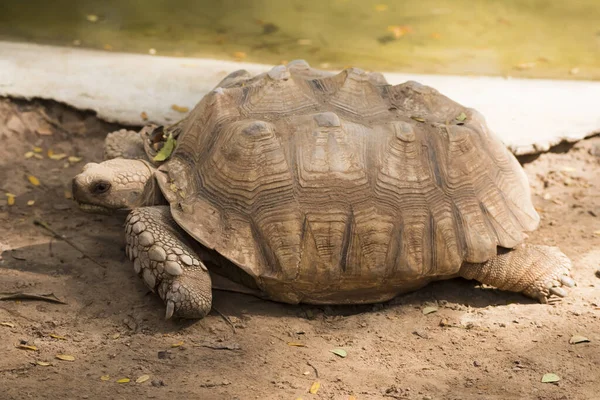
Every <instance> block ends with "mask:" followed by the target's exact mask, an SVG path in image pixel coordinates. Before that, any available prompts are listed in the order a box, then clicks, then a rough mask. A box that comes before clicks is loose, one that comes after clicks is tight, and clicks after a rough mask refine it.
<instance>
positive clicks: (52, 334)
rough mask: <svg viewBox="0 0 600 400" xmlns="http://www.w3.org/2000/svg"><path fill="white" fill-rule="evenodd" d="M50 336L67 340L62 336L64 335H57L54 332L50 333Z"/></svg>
mask: <svg viewBox="0 0 600 400" xmlns="http://www.w3.org/2000/svg"><path fill="white" fill-rule="evenodd" d="M50 337H51V338H54V339H59V340H67V338H66V337H64V336H58V335H55V334H54V333H51V334H50Z"/></svg>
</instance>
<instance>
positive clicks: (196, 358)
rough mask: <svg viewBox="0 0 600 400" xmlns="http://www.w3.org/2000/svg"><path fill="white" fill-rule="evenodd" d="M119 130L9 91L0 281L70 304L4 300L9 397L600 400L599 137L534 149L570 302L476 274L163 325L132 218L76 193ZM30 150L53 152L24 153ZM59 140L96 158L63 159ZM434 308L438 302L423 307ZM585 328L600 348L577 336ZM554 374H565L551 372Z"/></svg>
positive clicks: (535, 175)
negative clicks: (566, 267)
mask: <svg viewBox="0 0 600 400" xmlns="http://www.w3.org/2000/svg"><path fill="white" fill-rule="evenodd" d="M116 128H117V127H116V126H114V125H110V124H107V123H104V122H102V121H99V120H97V119H96V118H95V117H94V116H93V115H91V114H84V113H80V112H75V111H73V110H71V109H68V108H66V107H64V106H61V105H59V104H56V103H48V102H44V103H41V102H22V101H11V100H6V99H0V139H1V146H0V165H1V167H2V168H0V191H1V192H2V193H1V195H2V198H1V199H0V226H1V228H0V232H1V233H0V252H1V259H0V266H1V268H0V292H3V293H5V292H26V293H32V294H47V293H54V295H56V296H57V297H58V298H59V299H61V300H63V301H64V302H65V303H66V304H54V303H49V302H46V301H31V300H29V301H28V300H18V301H15V300H10V301H0V324H1V325H0V338H1V342H0V352H1V353H0V354H1V356H0V399H6V400H8V399H57V398H68V399H77V398H81V399H134V398H135V399H137V398H154V399H171V398H181V399H192V398H193V399H209V400H210V399H292V400H294V399H298V398H302V399H305V400H306V399H336V400H337V399H340V400H341V399H358V400H368V399H386V398H392V399H423V400H425V399H484V398H485V399H544V400H548V399H556V400H558V399H594V398H596V399H597V398H599V396H600V395H599V393H600V379H599V378H600V318H599V316H600V290H598V287H599V286H600V279H598V278H597V277H596V276H595V271H596V270H597V269H598V268H599V267H600V232H598V230H600V196H599V195H600V137H596V138H592V139H590V140H587V141H584V142H580V143H578V144H577V145H575V146H574V147H572V148H570V149H557V151H556V152H554V153H548V154H543V155H541V156H540V157H538V158H535V157H531V158H530V159H529V160H523V161H525V162H526V163H525V165H524V167H525V169H526V171H527V174H528V175H529V178H530V180H531V185H532V187H533V193H534V202H535V204H536V207H537V208H538V210H539V211H540V214H541V215H542V223H541V227H540V229H539V230H538V231H536V232H535V233H533V234H532V235H531V237H530V241H531V242H535V243H540V244H552V245H558V246H560V247H561V248H562V250H563V251H564V252H565V253H566V254H567V255H569V256H570V257H571V258H572V260H573V262H574V270H573V275H574V277H575V278H576V280H577V282H578V286H577V287H576V288H574V289H573V290H571V295H570V297H568V298H567V299H565V300H564V301H562V302H561V303H558V304H554V305H540V304H537V303H534V302H533V301H530V300H528V299H527V298H525V297H523V296H521V295H518V294H510V293H504V292H499V291H497V290H494V289H490V288H482V287H480V286H478V285H477V284H476V283H474V282H469V281H465V280H453V281H446V282H438V283H435V284H432V285H430V286H428V287H426V288H424V289H422V290H420V291H418V292H415V293H411V294H408V295H406V296H402V297H399V298H397V299H395V300H394V301H392V302H389V303H387V304H381V305H373V306H360V307H313V306H289V305H282V304H276V303H272V302H267V301H263V300H259V299H257V298H253V297H250V296H246V295H239V294H232V293H225V292H215V300H214V304H215V306H216V308H217V309H218V310H219V311H220V312H221V313H222V314H223V315H226V316H227V317H228V319H229V320H230V321H231V322H232V325H233V326H231V325H230V324H228V323H227V322H226V321H225V319H224V318H223V317H222V316H220V315H219V314H218V313H216V312H213V313H211V314H210V315H209V316H208V317H206V318H205V319H203V320H200V321H195V322H181V321H164V320H163V314H164V306H163V305H162V303H161V302H160V300H159V299H158V297H157V296H155V295H153V294H151V293H150V294H149V293H148V290H147V289H146V288H145V286H144V285H143V283H142V282H141V280H140V279H138V278H137V277H136V276H135V274H134V272H133V268H132V266H131V265H130V262H129V261H128V260H127V259H126V258H125V254H124V251H123V245H122V243H123V240H122V223H123V216H118V215H115V216H90V215H87V214H84V213H82V212H80V211H79V210H78V209H77V207H76V206H75V205H74V204H73V202H72V201H71V200H69V199H68V198H66V194H65V192H67V193H68V192H69V187H70V179H71V178H72V176H74V175H75V174H76V173H77V172H78V171H79V170H80V168H81V167H82V165H83V163H85V162H88V161H93V160H100V159H101V156H102V149H101V143H102V140H103V137H104V135H105V134H106V133H107V132H108V131H110V130H113V129H116ZM34 147H40V148H41V149H42V152H41V153H35V154H39V155H41V156H42V157H43V158H42V159H38V158H37V157H36V156H32V157H30V158H26V156H25V154H26V153H27V152H29V151H33V148H34ZM48 150H52V151H53V152H54V153H55V154H60V153H65V154H67V155H69V156H80V157H82V158H83V161H81V162H79V163H69V162H68V161H67V160H66V159H62V160H54V159H50V158H48V155H47V152H48ZM55 158H59V157H56V156H55ZM29 175H32V176H35V177H36V178H38V179H39V181H40V185H39V186H35V185H33V184H32V183H30V182H29V181H28V176H29ZM4 192H10V193H12V194H14V195H16V198H15V204H14V205H9V204H8V203H9V202H8V197H5V195H4ZM30 200H34V201H35V203H34V204H33V205H28V204H27V203H28V201H30ZM35 220H40V221H43V222H44V223H46V224H48V226H49V227H51V228H52V229H53V230H55V231H56V232H58V233H59V234H61V235H64V237H65V238H67V239H68V240H70V241H71V242H72V243H73V244H75V245H76V246H78V247H79V248H81V249H82V250H83V251H84V252H85V254H86V255H87V256H89V257H90V258H86V257H85V256H83V255H82V253H80V252H79V251H77V250H76V249H74V248H73V247H72V246H71V245H69V244H67V243H66V242H65V241H63V240H60V239H57V238H53V237H52V235H51V234H50V233H49V232H48V231H47V230H46V229H44V228H42V227H40V226H36V225H34V221H35ZM594 232H596V234H594ZM92 259H93V260H96V261H97V262H98V263H99V264H100V265H99V264H96V263H95V262H94V261H93V260H92ZM427 306H436V307H437V312H434V313H431V314H427V315H425V314H424V313H423V309H424V307H427ZM234 330H235V331H234ZM576 334H577V335H583V336H585V337H587V338H589V339H590V342H589V343H580V344H569V339H570V338H571V337H572V335H576ZM52 335H54V337H53V336H52ZM20 344H21V345H26V346H35V348H37V350H27V349H23V348H19V347H18V346H19V345H20ZM294 344H299V345H301V346H298V345H294ZM336 348H343V349H344V350H346V352H347V356H346V357H345V358H342V357H339V356H337V355H335V354H333V353H332V352H331V350H333V349H336ZM57 354H64V355H70V356H73V357H74V358H75V359H74V361H62V360H59V359H57V358H56V355H57ZM45 363H50V365H44V364H45ZM40 364H41V365H40ZM546 373H555V374H557V375H559V376H560V378H561V380H560V381H559V382H558V383H556V384H552V383H542V382H541V379H542V376H543V375H544V374H546ZM144 375H148V376H149V379H148V380H146V381H145V382H141V383H136V380H137V379H138V378H140V377H143V376H144ZM121 378H129V379H130V380H131V381H130V382H128V383H118V382H117V380H118V379H121ZM315 382H319V383H320V387H319V389H318V391H317V393H316V394H311V393H309V390H310V388H311V386H313V384H314V383H315Z"/></svg>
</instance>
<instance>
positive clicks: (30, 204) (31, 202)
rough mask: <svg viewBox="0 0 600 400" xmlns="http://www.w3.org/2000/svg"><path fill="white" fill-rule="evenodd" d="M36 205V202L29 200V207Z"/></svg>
mask: <svg viewBox="0 0 600 400" xmlns="http://www.w3.org/2000/svg"><path fill="white" fill-rule="evenodd" d="M34 204H35V200H27V205H28V206H32V205H34Z"/></svg>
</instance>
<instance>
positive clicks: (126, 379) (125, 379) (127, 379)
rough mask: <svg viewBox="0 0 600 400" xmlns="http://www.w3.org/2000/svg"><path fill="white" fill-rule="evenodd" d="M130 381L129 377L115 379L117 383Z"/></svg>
mask: <svg viewBox="0 0 600 400" xmlns="http://www.w3.org/2000/svg"><path fill="white" fill-rule="evenodd" d="M129 382H131V379H129V378H121V379H118V380H117V383H129Z"/></svg>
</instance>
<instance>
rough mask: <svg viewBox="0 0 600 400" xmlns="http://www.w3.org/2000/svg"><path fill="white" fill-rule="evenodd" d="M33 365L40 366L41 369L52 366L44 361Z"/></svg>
mask: <svg viewBox="0 0 600 400" xmlns="http://www.w3.org/2000/svg"><path fill="white" fill-rule="evenodd" d="M35 363H36V364H37V365H40V366H42V367H48V366H50V365H52V364H51V363H49V362H46V361H36V362H35Z"/></svg>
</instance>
